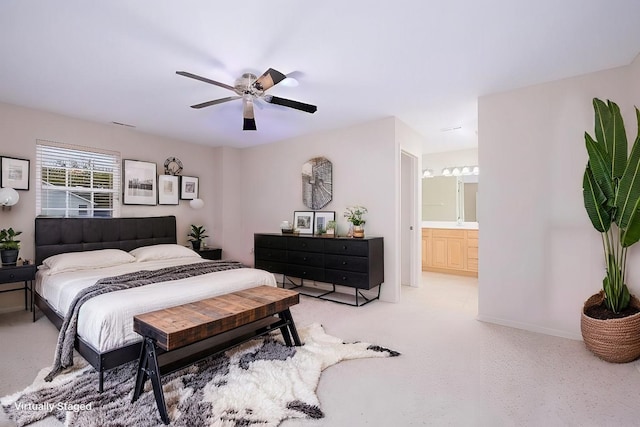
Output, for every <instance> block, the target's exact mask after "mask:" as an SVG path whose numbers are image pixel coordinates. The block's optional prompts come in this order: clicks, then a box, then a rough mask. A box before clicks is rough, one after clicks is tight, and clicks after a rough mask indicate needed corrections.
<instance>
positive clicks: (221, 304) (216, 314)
mask: <svg viewBox="0 0 640 427" xmlns="http://www.w3.org/2000/svg"><path fill="white" fill-rule="evenodd" d="M299 298H300V297H299V295H298V293H297V292H295V291H291V290H288V289H280V288H276V287H272V286H259V287H256V288H251V289H246V290H243V291H237V292H233V293H230V294H226V295H221V296H218V297H214V298H208V299H205V300H202V301H197V302H193V303H190V304H183V305H179V306H177V307H171V308H166V309H164V310H157V311H152V312H149V313H144V314H139V315H136V316H134V318H133V330H134V331H136V332H137V333H139V334H140V335H142V336H143V338H144V341H143V345H142V350H141V352H140V359H139V361H138V371H137V375H136V384H135V389H134V393H133V399H132V402H135V401H136V400H138V397H140V394H141V393H142V390H143V388H144V384H145V382H146V381H147V379H150V380H151V384H152V386H153V393H154V395H155V400H156V404H157V405H158V410H159V411H160V418H162V421H163V422H164V423H165V424H168V423H169V416H168V414H167V407H166V404H165V400H164V393H163V391H162V383H161V378H162V375H167V374H169V373H171V372H175V371H177V370H178V369H181V368H184V367H185V366H188V365H190V364H193V363H195V362H197V361H199V360H202V359H204V358H205V357H208V356H211V355H213V354H216V353H220V352H222V351H225V350H228V349H229V348H231V347H233V346H236V345H239V344H242V343H244V342H246V341H249V340H250V339H252V338H255V337H257V336H260V335H264V334H266V333H268V332H270V331H273V330H275V329H280V331H281V333H282V337H283V338H284V341H285V343H286V344H287V345H288V346H291V345H292V339H293V344H295V345H297V346H299V345H301V343H300V338H299V337H298V332H297V330H296V327H295V324H294V322H293V317H292V316H291V312H290V311H289V307H291V306H292V305H295V304H298V302H299Z"/></svg>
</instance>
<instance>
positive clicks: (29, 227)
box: [0, 103, 222, 312]
mask: <svg viewBox="0 0 640 427" xmlns="http://www.w3.org/2000/svg"><path fill="white" fill-rule="evenodd" d="M37 139H44V140H50V141H57V142H63V143H68V144H76V145H83V146H88V147H97V148H103V149H109V150H115V151H119V152H120V153H121V155H122V158H123V159H135V160H144V161H150V162H155V163H156V164H157V166H158V173H159V174H162V173H164V161H165V159H166V158H167V157H169V156H176V157H178V158H180V159H181V160H182V163H183V165H184V170H183V175H190V176H197V177H199V179H200V181H199V184H200V197H201V198H202V199H203V200H204V201H205V207H204V208H203V209H201V210H197V211H196V210H193V209H191V208H190V207H189V204H188V202H187V201H181V202H180V205H178V206H131V205H123V206H122V216H136V217H137V216H160V215H176V217H177V225H178V241H179V243H184V244H186V243H187V238H186V235H187V233H188V229H189V225H190V224H192V223H195V224H203V225H205V227H206V228H207V229H208V230H209V231H211V232H209V233H208V234H209V235H210V236H211V237H210V238H209V239H208V242H209V244H210V245H220V244H221V242H220V240H219V237H220V236H218V232H219V231H220V230H221V229H222V227H221V224H220V219H219V218H217V217H216V216H215V215H214V213H215V211H214V208H215V207H216V206H217V205H216V203H215V201H216V199H217V198H218V197H217V196H218V194H217V193H218V190H217V189H216V188H215V186H216V185H217V183H218V182H219V180H216V179H214V178H215V176H216V174H217V173H218V169H217V168H216V166H217V165H219V163H220V162H219V152H218V151H216V149H214V148H211V147H206V146H203V145H196V144H190V143H186V142H184V141H178V140H173V139H169V138H163V137H159V136H154V135H149V134H145V133H142V132H138V131H136V130H131V129H128V128H123V127H120V126H116V125H111V124H100V123H94V122H89V121H85V120H78V119H74V118H70V117H66V116H61V115H57V114H52V113H48V112H44V111H37V110H32V109H28V108H23V107H18V106H13V105H8V104H1V103H0V155H4V156H10V157H19V158H24V159H29V160H31V176H30V190H29V191H20V192H19V193H20V201H19V203H18V204H17V205H16V206H14V207H13V208H12V209H11V210H10V211H0V228H8V227H13V228H14V229H17V230H22V231H23V234H22V235H21V236H20V237H21V242H22V243H21V249H20V256H21V257H23V258H25V257H26V258H30V259H33V257H34V250H33V241H34V235H33V229H34V218H35V194H36V193H35V153H36V140H37ZM13 286H14V287H15V285H13ZM3 288H6V286H3ZM22 298H23V295H21V293H20V292H13V293H5V294H0V312H3V311H8V310H12V309H15V308H16V307H20V306H21V304H23V302H22Z"/></svg>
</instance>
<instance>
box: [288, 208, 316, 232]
mask: <svg viewBox="0 0 640 427" xmlns="http://www.w3.org/2000/svg"><path fill="white" fill-rule="evenodd" d="M314 213H315V212H313V211H295V212H294V213H293V228H294V229H295V230H298V232H299V233H300V234H313V224H314Z"/></svg>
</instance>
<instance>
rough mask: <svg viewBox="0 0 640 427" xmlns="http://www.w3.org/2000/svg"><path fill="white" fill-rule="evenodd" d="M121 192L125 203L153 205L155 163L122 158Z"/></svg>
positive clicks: (155, 196) (154, 202)
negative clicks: (122, 177)
mask: <svg viewBox="0 0 640 427" xmlns="http://www.w3.org/2000/svg"><path fill="white" fill-rule="evenodd" d="M122 174H123V176H124V179H123V181H124V182H123V185H122V188H123V194H124V198H123V200H124V204H125V205H155V204H156V198H157V191H156V164H155V163H152V162H142V161H139V160H128V159H125V160H123V172H122Z"/></svg>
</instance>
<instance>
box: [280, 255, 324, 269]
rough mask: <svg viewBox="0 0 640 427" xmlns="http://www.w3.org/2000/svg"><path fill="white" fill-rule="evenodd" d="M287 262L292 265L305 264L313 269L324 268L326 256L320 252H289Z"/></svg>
mask: <svg viewBox="0 0 640 427" xmlns="http://www.w3.org/2000/svg"><path fill="white" fill-rule="evenodd" d="M287 262H288V263H290V264H303V265H309V266H311V267H322V266H323V264H324V255H322V254H321V253H318V252H292V251H288V252H287Z"/></svg>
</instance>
